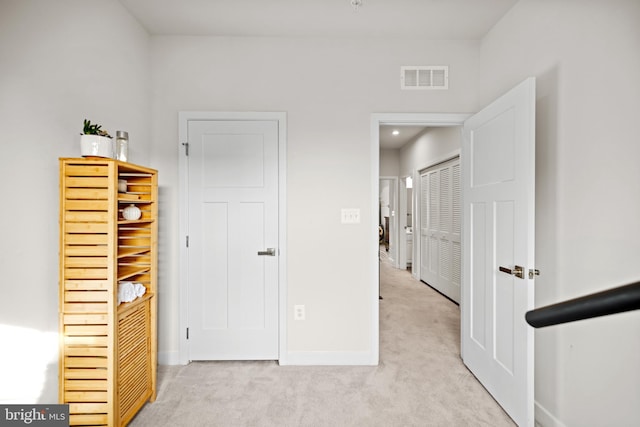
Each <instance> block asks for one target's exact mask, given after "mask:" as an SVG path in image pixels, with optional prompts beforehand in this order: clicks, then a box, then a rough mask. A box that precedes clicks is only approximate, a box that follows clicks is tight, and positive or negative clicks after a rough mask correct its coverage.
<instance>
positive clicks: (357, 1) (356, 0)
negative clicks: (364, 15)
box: [351, 0, 362, 11]
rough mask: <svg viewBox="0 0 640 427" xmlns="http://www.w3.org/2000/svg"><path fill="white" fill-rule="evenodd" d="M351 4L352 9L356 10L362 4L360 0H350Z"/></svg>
mask: <svg viewBox="0 0 640 427" xmlns="http://www.w3.org/2000/svg"><path fill="white" fill-rule="evenodd" d="M351 6H353V10H356V11H357V10H358V8H359V7H360V6H362V0H351Z"/></svg>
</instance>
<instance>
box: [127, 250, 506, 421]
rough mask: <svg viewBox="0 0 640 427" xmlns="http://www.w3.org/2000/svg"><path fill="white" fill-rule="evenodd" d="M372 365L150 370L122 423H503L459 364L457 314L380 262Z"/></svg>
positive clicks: (202, 365)
mask: <svg viewBox="0 0 640 427" xmlns="http://www.w3.org/2000/svg"><path fill="white" fill-rule="evenodd" d="M381 264H382V265H381V288H382V296H383V298H384V299H383V300H381V301H380V364H379V366H374V367H371V366H369V367H363V366H357V367H343V366H339V367H331V366H326V367H323V366H317V367H316V366H304V367H298V366H279V365H278V364H277V363H276V362H194V363H191V364H190V365H187V366H160V368H159V371H158V397H157V400H156V401H155V402H154V403H152V404H147V405H146V406H145V407H144V408H143V409H142V411H141V412H140V413H139V414H138V415H137V416H136V418H134V420H133V421H132V422H131V424H130V425H131V426H149V427H158V426H185V427H186V426H188V427H194V426H212V427H213V426H220V427H236V426H238V427H240V426H255V427H271V426H279V427H289V426H291V427H294V426H295V427H297V426H310V427H311V426H313V427H325V426H327V427H329V426H330V427H339V426H363V427H364V426H366V427H370V426H381V427H382V426H384V427H390V426H491V427H498V426H513V425H514V424H513V422H512V421H511V419H510V418H509V417H508V416H507V415H506V414H505V413H504V411H503V410H502V409H501V408H500V406H499V405H498V404H497V403H496V402H495V401H494V400H493V399H492V398H491V396H490V395H489V394H488V393H487V392H486V391H485V390H484V388H483V387H482V386H481V385H480V383H478V381H477V380H476V379H475V378H474V377H473V375H472V374H471V373H470V372H469V371H468V370H467V369H466V368H465V367H464V365H463V363H462V361H461V359H460V356H459V354H460V310H459V307H458V306H457V305H456V304H454V303H452V302H451V301H449V300H447V299H446V298H444V297H443V296H441V295H440V294H438V293H437V292H436V291H434V290H433V289H431V288H429V287H428V286H426V285H424V284H422V283H420V282H418V281H416V280H414V279H413V278H412V277H411V275H410V274H409V273H408V272H406V271H400V270H396V269H394V268H392V267H390V266H389V265H388V263H387V262H386V260H383V262H382V263H381Z"/></svg>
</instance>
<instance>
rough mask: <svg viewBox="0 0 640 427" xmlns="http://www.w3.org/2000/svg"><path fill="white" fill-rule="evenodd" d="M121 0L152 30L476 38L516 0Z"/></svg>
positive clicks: (162, 32) (169, 32)
mask: <svg viewBox="0 0 640 427" xmlns="http://www.w3.org/2000/svg"><path fill="white" fill-rule="evenodd" d="M361 1H362V6H360V7H359V8H358V10H354V8H353V7H352V5H351V0H120V2H121V3H122V4H123V5H124V6H125V7H126V8H127V9H128V10H129V12H130V13H131V14H132V15H133V16H134V17H135V18H136V19H138V21H139V22H140V23H141V24H142V25H143V26H144V27H145V28H146V29H147V31H149V33H150V34H152V35H213V36H275V37H420V38H426V39H432V40H478V39H480V38H482V37H483V36H484V35H485V34H486V33H487V32H488V31H489V29H491V27H493V25H495V23H496V22H498V20H500V18H501V17H502V16H503V15H504V14H505V13H506V12H507V11H508V10H509V9H510V8H511V7H512V6H513V5H514V4H515V3H517V1H518V0H361Z"/></svg>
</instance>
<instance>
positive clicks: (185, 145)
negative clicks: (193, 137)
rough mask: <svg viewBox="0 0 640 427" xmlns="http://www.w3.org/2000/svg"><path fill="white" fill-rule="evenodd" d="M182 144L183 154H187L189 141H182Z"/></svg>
mask: <svg viewBox="0 0 640 427" xmlns="http://www.w3.org/2000/svg"><path fill="white" fill-rule="evenodd" d="M182 145H184V155H185V156H188V155H189V143H188V142H183V143H182Z"/></svg>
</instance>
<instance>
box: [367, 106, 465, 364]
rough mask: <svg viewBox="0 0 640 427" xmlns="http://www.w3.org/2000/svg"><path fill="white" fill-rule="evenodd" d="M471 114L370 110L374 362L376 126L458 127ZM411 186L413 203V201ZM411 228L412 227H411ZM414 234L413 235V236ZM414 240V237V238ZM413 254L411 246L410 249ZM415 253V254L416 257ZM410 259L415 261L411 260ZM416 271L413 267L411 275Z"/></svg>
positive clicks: (374, 341)
mask: <svg viewBox="0 0 640 427" xmlns="http://www.w3.org/2000/svg"><path fill="white" fill-rule="evenodd" d="M471 116H472V114H470V113H374V114H371V122H370V134H371V140H370V150H371V177H370V182H371V205H370V213H371V219H370V220H371V224H376V226H375V227H373V228H374V229H372V230H371V240H370V243H369V250H370V251H371V252H370V253H369V257H370V258H369V259H371V263H370V268H371V271H370V273H371V278H372V279H371V283H370V284H369V287H370V289H371V292H370V294H369V295H370V300H369V303H370V307H371V354H372V359H373V360H372V362H373V363H374V364H376V365H377V364H378V363H379V360H380V301H379V299H378V290H379V284H380V270H379V268H378V262H379V260H378V251H379V248H380V246H379V244H378V241H379V237H378V227H377V224H378V206H379V203H378V200H379V198H380V182H379V180H380V126H381V125H418V126H431V127H436V126H462V125H463V124H464V122H465V120H467V119H468V118H469V117H471ZM416 172H417V171H415V170H414V171H411V176H412V178H413V182H414V184H415V182H416V180H415V179H416ZM415 193H416V191H415V185H414V202H415ZM414 231H415V230H414ZM414 237H415V236H414ZM414 243H415V240H414ZM414 254H415V249H414ZM418 255H419V254H417V256H418ZM413 262H416V260H415V259H414V261H413ZM415 273H416V271H415V270H413V274H414V275H415Z"/></svg>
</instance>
